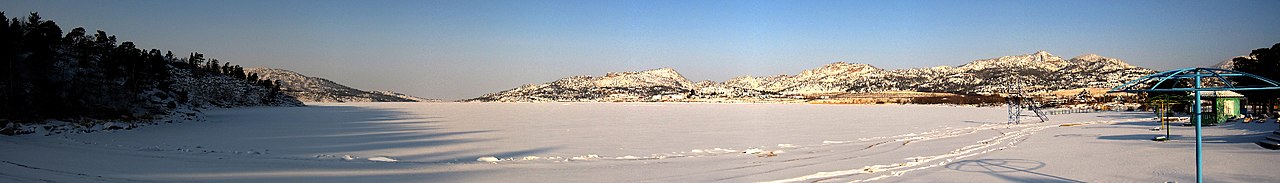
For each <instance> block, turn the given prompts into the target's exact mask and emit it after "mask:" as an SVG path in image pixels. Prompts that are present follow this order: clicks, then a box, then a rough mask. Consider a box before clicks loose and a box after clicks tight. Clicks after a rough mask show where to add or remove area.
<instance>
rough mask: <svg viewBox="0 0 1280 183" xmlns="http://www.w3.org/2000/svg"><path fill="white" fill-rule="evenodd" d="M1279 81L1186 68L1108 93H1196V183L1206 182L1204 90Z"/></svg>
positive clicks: (1268, 86) (1274, 85)
mask: <svg viewBox="0 0 1280 183" xmlns="http://www.w3.org/2000/svg"><path fill="white" fill-rule="evenodd" d="M1276 89H1280V82H1276V81H1273V80H1270V79H1267V78H1265V77H1262V76H1258V75H1253V74H1249V73H1244V72H1240V71H1234V70H1226V69H1215V68H1183V69H1174V70H1169V71H1164V72H1160V73H1155V74H1151V75H1147V76H1143V77H1141V78H1138V79H1135V80H1133V81H1129V82H1128V83H1125V84H1123V85H1120V86H1116V87H1115V88H1112V89H1111V91H1107V92H1108V93H1113V92H1127V93H1147V92H1191V93H1194V94H1193V95H1194V96H1195V100H1194V101H1193V103H1195V108H1193V109H1194V112H1193V113H1195V116H1196V117H1195V125H1196V182H1204V177H1203V175H1202V169H1203V162H1204V159H1203V158H1202V154H1203V153H1202V151H1201V148H1203V142H1202V141H1203V138H1201V135H1200V128H1201V123H1202V121H1201V120H1202V119H1201V111H1200V110H1201V105H1202V104H1201V101H1200V95H1201V92H1202V91H1242V90H1276Z"/></svg>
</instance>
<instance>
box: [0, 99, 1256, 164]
mask: <svg viewBox="0 0 1280 183" xmlns="http://www.w3.org/2000/svg"><path fill="white" fill-rule="evenodd" d="M207 114H208V118H207V119H208V121H204V122H189V123H181V124H164V125H153V126H147V127H143V128H139V129H134V130H126V131H107V132H98V133H89V134H65V135H53V136H40V135H26V136H3V137H0V182H48V181H55V182H175V181H178V182H758V181H774V182H814V181H831V182H850V181H874V182H1165V181H1177V182H1191V181H1194V176H1195V174H1194V170H1195V169H1194V168H1195V167H1194V151H1193V150H1194V144H1193V141H1192V135H1190V134H1191V133H1192V131H1191V130H1190V129H1191V128H1190V127H1181V126H1176V127H1174V128H1173V133H1174V138H1173V139H1174V140H1173V141H1170V142H1153V141H1150V140H1148V139H1150V138H1151V137H1154V136H1155V135H1157V134H1163V132H1156V131H1151V130H1150V128H1153V127H1155V126H1156V124H1155V123H1154V122H1151V120H1150V119H1149V117H1150V115H1149V114H1147V113H1120V112H1110V113H1086V114H1067V115H1054V116H1051V117H1050V122H1047V123H1024V124H1018V125H1007V124H1005V123H1004V122H1005V121H1006V116H1005V114H1006V112H1005V109H1004V108H979V107H963V106H961V107H953V106H920V105H806V104H703V103H354V104H312V106H309V107H269V108H237V109H218V110H212V111H209V112H208V113H207ZM1024 121H1033V122H1035V120H1033V119H1031V118H1027V119H1024ZM1064 124H1065V125H1064ZM1276 128H1277V124H1276V123H1265V124H1256V123H1248V124H1241V123H1229V124H1226V125H1223V126H1217V127H1207V128H1206V131H1205V133H1206V134H1207V136H1206V140H1207V141H1208V143H1206V144H1205V148H1206V149H1207V151H1206V154H1205V157H1206V158H1205V160H1206V169H1207V170H1206V180H1208V181H1215V182H1274V181H1275V180H1280V174H1276V173H1275V172H1276V170H1277V169H1280V151H1272V150H1265V149H1262V148H1260V147H1258V146H1257V145H1254V144H1253V142H1254V141H1257V140H1260V139H1262V138H1263V137H1264V136H1265V135H1266V134H1267V133H1270V132H1271V131H1272V130H1275V129H1276Z"/></svg>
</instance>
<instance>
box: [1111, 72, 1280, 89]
mask: <svg viewBox="0 0 1280 183" xmlns="http://www.w3.org/2000/svg"><path fill="white" fill-rule="evenodd" d="M1244 81H1249V82H1244ZM1188 82H1190V83H1188ZM1275 89H1280V82H1276V81H1272V80H1270V79H1267V78H1265V77H1262V76H1258V75H1253V74H1249V73H1244V72H1240V71H1234V70H1226V69H1216V68H1183V69H1174V70H1169V71H1164V72H1160V73H1155V74H1151V75H1147V76H1143V77H1141V78H1138V79H1135V80H1133V81H1129V82H1128V83H1125V84H1122V85H1120V86H1116V87H1115V88H1112V89H1111V91H1107V92H1108V93H1112V92H1128V93H1138V92H1185V91H1240V90H1275ZM1232 93H1234V92H1232ZM1201 94H1205V93H1201ZM1215 94H1216V93H1215ZM1236 94H1237V95H1238V94H1239V93H1236Z"/></svg>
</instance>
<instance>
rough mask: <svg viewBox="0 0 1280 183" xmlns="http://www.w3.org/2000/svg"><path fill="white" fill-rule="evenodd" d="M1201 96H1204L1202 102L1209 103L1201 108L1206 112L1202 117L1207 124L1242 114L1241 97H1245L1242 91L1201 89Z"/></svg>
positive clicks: (1217, 122) (1220, 121)
mask: <svg viewBox="0 0 1280 183" xmlns="http://www.w3.org/2000/svg"><path fill="white" fill-rule="evenodd" d="M1192 95H1194V94H1192ZM1200 97H1201V98H1202V101H1201V102H1204V103H1206V104H1209V105H1205V106H1204V108H1201V111H1203V112H1204V114H1205V116H1204V117H1203V118H1202V120H1204V122H1205V123H1203V124H1205V125H1216V124H1219V123H1223V122H1227V120H1231V119H1236V118H1239V117H1241V116H1242V115H1241V113H1240V112H1241V111H1240V109H1241V108H1242V107H1243V106H1241V104H1242V103H1241V101H1240V99H1243V98H1244V95H1241V94H1240V93H1236V92H1232V91H1200Z"/></svg>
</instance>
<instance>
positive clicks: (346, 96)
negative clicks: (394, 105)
mask: <svg viewBox="0 0 1280 183" xmlns="http://www.w3.org/2000/svg"><path fill="white" fill-rule="evenodd" d="M244 71H245V72H246V73H251V74H257V75H258V77H261V78H263V79H270V80H276V81H279V82H280V85H281V88H282V90H283V91H284V93H285V94H288V95H290V96H294V97H297V98H298V99H299V100H302V101H303V102H428V101H439V100H434V99H423V98H419V97H414V96H409V95H406V94H402V93H396V92H390V91H365V90H359V89H355V88H351V87H347V86H345V85H342V84H338V83H336V82H333V81H329V80H328V79H324V78H318V77H311V76H306V75H302V74H299V73H297V72H293V71H289V70H284V69H272V68H246V69H245V70H244Z"/></svg>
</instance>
